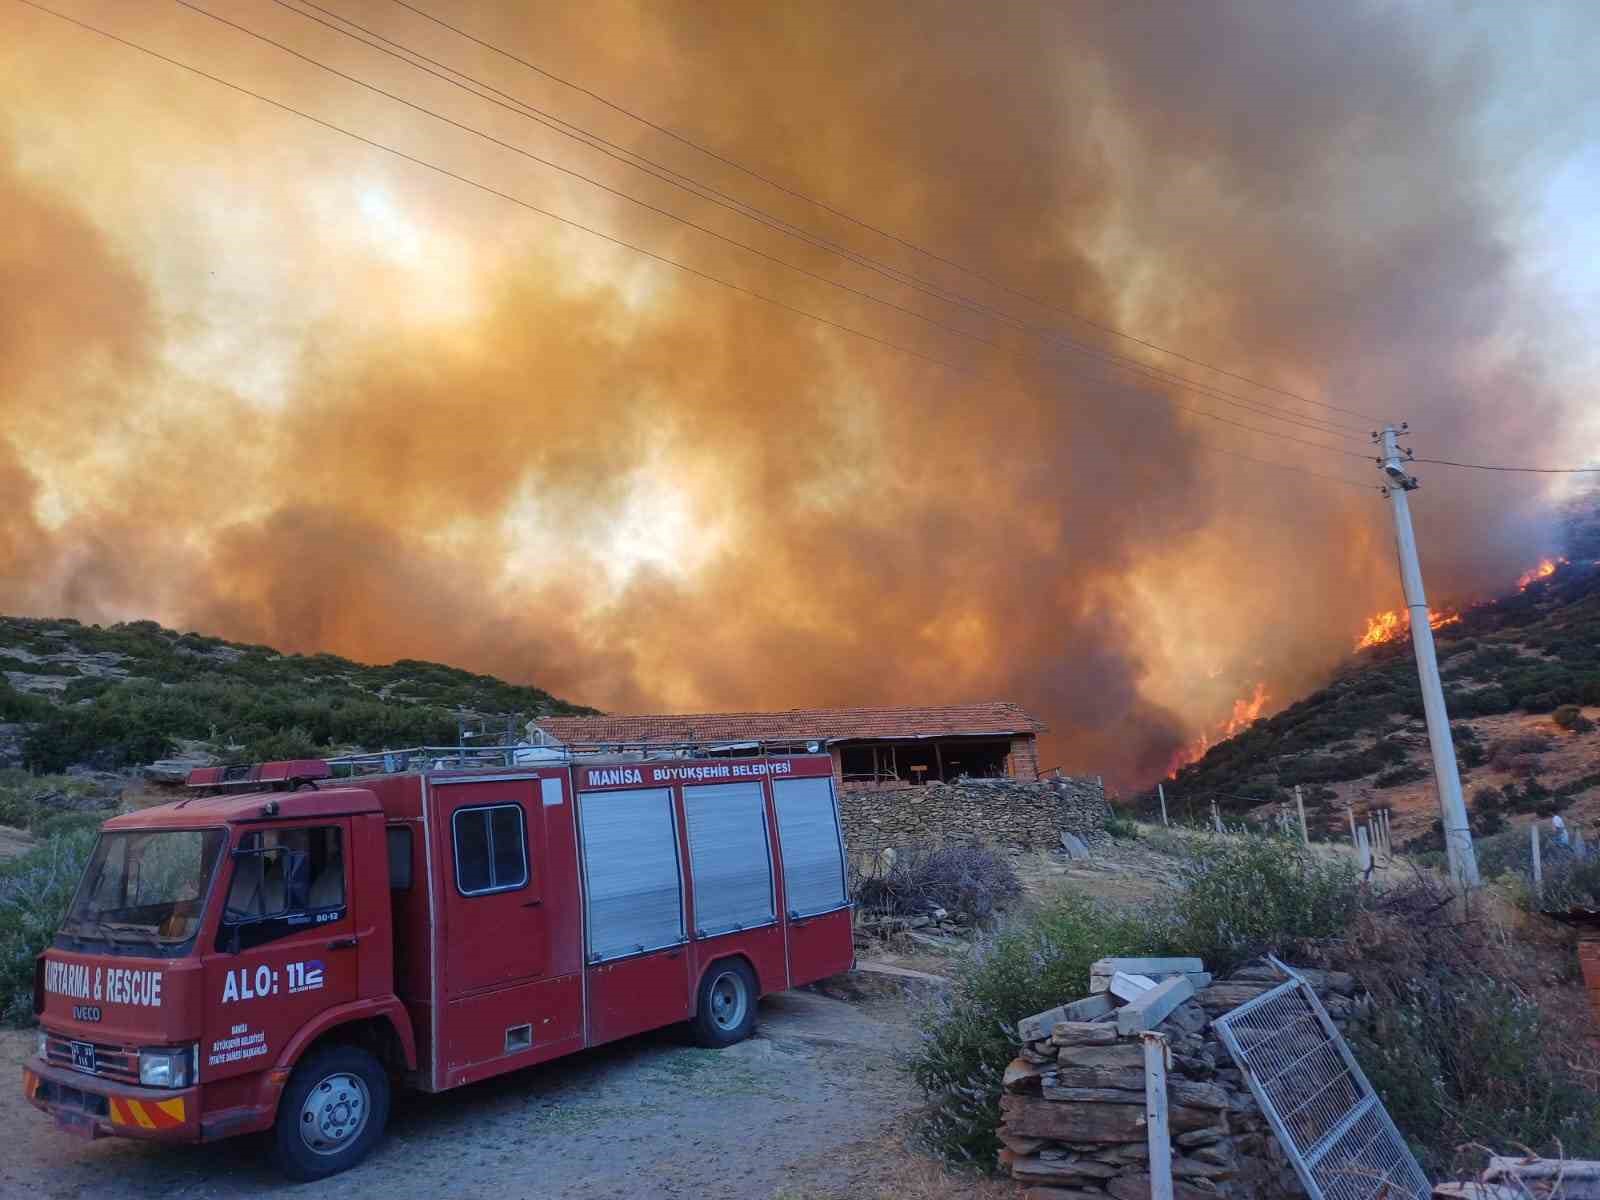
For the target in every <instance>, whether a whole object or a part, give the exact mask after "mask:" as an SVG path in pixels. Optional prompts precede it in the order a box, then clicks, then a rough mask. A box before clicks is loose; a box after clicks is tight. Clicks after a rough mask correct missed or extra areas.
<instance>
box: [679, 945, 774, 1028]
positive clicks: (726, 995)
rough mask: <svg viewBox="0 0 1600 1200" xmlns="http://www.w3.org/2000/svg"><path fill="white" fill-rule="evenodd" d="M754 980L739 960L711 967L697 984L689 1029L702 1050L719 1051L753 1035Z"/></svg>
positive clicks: (726, 960)
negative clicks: (698, 992) (698, 991)
mask: <svg viewBox="0 0 1600 1200" xmlns="http://www.w3.org/2000/svg"><path fill="white" fill-rule="evenodd" d="M759 995H760V993H758V992H757V991H756V976H755V972H754V971H752V970H751V969H750V967H749V965H748V964H746V963H745V961H744V960H743V959H742V958H725V959H723V960H722V961H721V962H716V963H712V964H711V966H710V967H709V968H707V970H706V973H705V975H704V976H703V977H702V978H701V980H700V995H699V996H698V997H697V998H696V1000H695V1007H694V1020H693V1021H691V1022H690V1023H689V1024H690V1028H692V1029H693V1030H694V1039H695V1041H697V1042H699V1043H700V1044H701V1045H702V1046H711V1047H713V1048H716V1049H720V1048H721V1047H723V1046H731V1045H733V1044H734V1043H735V1042H742V1041H744V1039H745V1038H747V1037H749V1036H750V1035H751V1034H752V1033H754V1032H755V1028H756V1001H757V999H758V998H759Z"/></svg>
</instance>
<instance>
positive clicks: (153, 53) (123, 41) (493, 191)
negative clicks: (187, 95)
mask: <svg viewBox="0 0 1600 1200" xmlns="http://www.w3.org/2000/svg"><path fill="white" fill-rule="evenodd" d="M17 2H18V3H20V4H24V5H26V6H28V7H29V8H33V9H36V10H37V11H39V12H42V13H45V14H46V15H48V16H52V17H55V18H56V19H58V20H60V21H63V22H65V23H67V24H69V25H73V26H76V27H78V28H80V29H83V30H85V31H86V32H89V33H94V34H97V35H99V36H101V37H104V38H106V39H107V40H109V41H112V42H115V43H117V44H119V45H122V46H126V47H127V48H129V49H131V50H137V51H138V52H139V53H141V54H145V55H147V56H149V57H151V58H154V59H156V60H158V61H160V62H164V63H166V64H168V65H169V66H174V67H177V68H179V69H180V70H184V71H187V72H189V73H191V74H193V75H196V76H199V77H200V78H202V79H206V80H208V81H210V82H212V83H215V84H218V85H220V86H222V87H225V88H228V89H229V90H231V91H234V92H238V93H240V94H241V95H245V96H249V97H250V98H252V99H254V100H258V101H260V102H262V103H263V104H267V105H270V106H271V107H273V108H276V109H278V110H280V111H282V112H286V113H289V114H290V115H292V116H297V117H300V118H302V119H304V120H306V121H309V122H311V123H312V124H314V125H317V126H319V127H321V128H323V129H327V130H329V131H331V132H333V133H338V134H341V135H343V136H345V137H348V138H350V139H351V140H353V141H356V142H360V143H361V144H363V145H366V146H369V147H371V148H373V149H376V150H381V151H383V152H384V153H386V154H390V155H393V156H394V157H396V158H399V159H402V160H404V161H406V162H409V163H412V164H414V165H416V166H420V167H424V168H426V169H427V170H430V171H433V172H435V173H436V174H439V175H442V176H445V177H446V178H449V179H453V180H455V181H457V182H459V183H464V184H466V185H468V186H469V187H473V188H476V189H478V190H479V191H482V192H484V193H486V194H488V195H491V196H496V197H498V198H499V199H502V200H506V201H509V202H510V203H512V204H515V205H517V206H519V207H521V208H524V209H527V210H528V211H530V212H534V213H537V214H539V215H540V216H544V217H549V218H551V219H552V220H556V221H559V222H561V223H562V224H565V225H569V226H571V227H573V228H575V229H578V230H580V231H582V232H584V233H588V234H590V235H592V236H594V237H598V238H600V239H601V240H603V241H606V242H610V243H612V244H614V245H618V246H622V247H625V248H627V249H630V250H633V251H635V252H637V253H640V254H643V255H644V256H646V257H647V258H651V259H654V260H656V261H658V262H662V263H665V264H667V265H668V266H672V267H676V268H678V269H679V270H681V271H684V272H685V273H687V274H690V275H693V276H695V277H697V278H700V279H704V280H707V281H709V282H711V283H717V284H721V285H722V286H723V287H726V288H729V289H730V290H732V291H735V292H738V293H740V294H742V295H746V296H749V297H751V298H752V299H756V300H760V301H762V302H764V303H767V304H771V305H774V306H776V307H778V308H782V309H785V310H786V311H789V312H793V313H795V314H797V315H799V316H803V317H807V318H809V319H810V320H813V321H816V322H818V323H819V324H822V325H825V326H828V327H829V328H832V329H837V330H839V331H841V332H844V333H850V334H854V335H856V336H857V337H861V338H864V339H866V340H868V341H871V342H874V343H877V344H879V345H882V346H885V347H887V348H889V349H893V350H898V351H900V352H901V353H904V354H908V355H910V356H912V357H915V358H919V359H922V360H924V361H926V362H930V363H933V364H934V365H936V366H941V367H944V368H946V369H948V370H952V371H955V372H957V373H961V374H967V373H969V372H967V371H966V370H965V369H964V368H962V367H960V366H957V365H956V364H953V363H949V362H946V361H944V360H942V359H939V358H935V357H933V356H931V355H927V354H923V353H922V352H920V351H917V350H912V349H910V348H908V347H905V346H901V345H898V344H897V343H895V342H892V341H889V340H887V339H885V338H881V337H879V336H877V335H876V334H871V333H867V332H865V331H863V330H860V329H856V328H854V327H852V326H849V325H845V324H843V323H841V322H837V321H833V320H831V319H829V318H827V317H824V316H821V315H819V314H816V313H812V312H809V311H807V310H806V309H803V308H800V307H798V306H795V305H791V304H788V303H786V302H785V301H782V300H777V299H775V298H773V297H770V296H766V295H763V294H762V293H760V292H757V291H755V290H753V289H751V288H747V287H744V286H742V285H740V284H736V283H731V282H729V281H727V280H725V279H721V278H719V277H717V276H715V275H712V274H710V273H709V272H706V271H702V270H700V269H698V268H696V267H692V266H689V265H688V264H686V263H682V262H679V261H677V260H675V259H672V258H668V257H667V256H665V255H662V254H657V253H656V252H655V251H652V250H647V249H645V248H644V247H642V246H638V245H635V244H634V243H632V242H628V241H625V240H624V239H622V238H618V237H616V236H614V235H612V234H608V233H605V232H604V231H602V230H598V229H595V228H593V227H591V226H588V225H585V224H583V223H581V222H579V221H575V220H573V219H572V218H570V217H564V216H562V215H561V214H559V213H555V212H551V211H550V210H548V209H544V208H540V207H539V206H538V205H535V204H532V203H530V202H529V201H526V200H523V199H522V198H521V197H518V196H514V195H512V194H511V193H509V192H505V191H501V190H500V189H498V188H495V187H492V186H490V185H489V184H486V183H482V182H480V181H478V180H476V179H472V178H470V177H469V176H466V175H462V174H459V173H457V172H455V171H452V170H450V169H449V168H446V167H442V166H439V165H437V164H435V163H432V162H429V161H428V160H426V159H423V158H420V157H418V156H416V155H413V154H409V153H407V152H406V151H403V150H400V149H397V148H396V147H393V146H389V145H387V144H385V143H383V142H379V141H377V140H375V139H372V138H369V137H366V136H364V135H363V134H359V133H355V132H353V131H352V130H349V129H346V128H344V127H343V126H340V125H337V124H335V123H333V122H331V121H327V120H324V119H323V118H321V117H317V116H314V115H312V114H310V113H308V112H305V111H303V110H301V109H298V108H295V107H293V106H292V105H289V104H286V103H284V102H283V101H280V100H275V99H273V98H272V97H270V96H267V95H264V94H262V93H260V92H256V91H253V90H252V89H250V88H247V87H245V86H243V85H242V84H238V83H234V82H232V81H231V80H228V79H224V78H222V77H221V76H219V75H214V74H212V73H210V72H208V71H205V70H203V69H201V68H199V67H196V66H193V65H191V64H189V63H186V62H183V61H182V60H180V59H177V58H173V57H172V56H170V55H167V54H163V53H161V52H160V51H158V50H154V49H152V48H150V47H148V46H144V45H141V44H140V43H138V42H135V41H132V40H130V39H128V38H125V37H122V36H120V35H119V34H115V33H112V32H110V31H109V30H105V29H102V28H100V27H98V26H96V25H92V24H90V23H88V22H86V21H82V20H79V19H78V18H76V17H72V16H69V15H67V14H65V13H61V12H58V11H56V10H55V9H52V8H49V7H47V6H45V5H43V4H41V3H39V2H38V0H17ZM1077 373H1078V374H1080V375H1084V377H1085V378H1088V379H1091V380H1094V381H1096V382H1101V383H1115V382H1117V381H1112V380H1107V379H1105V378H1104V377H1102V376H1097V375H1092V374H1087V375H1085V374H1084V373H1082V372H1077ZM1131 390H1132V392H1133V394H1134V395H1136V396H1139V397H1141V398H1144V399H1146V400H1148V401H1151V402H1152V403H1158V404H1164V405H1169V406H1170V407H1171V408H1174V409H1177V410H1178V411H1181V412H1188V413H1192V414H1194V415H1196V416H1200V417H1205V418H1207V419H1210V420H1213V421H1219V422H1221V423H1222V424H1225V425H1231V426H1234V427H1236V428H1239V429H1243V430H1246V431H1248V432H1250V433H1254V434H1257V435H1259V436H1263V437H1272V438H1277V439H1279V440H1281V441H1288V442H1294V443H1297V444H1299V445H1304V446H1309V447H1312V448H1315V449H1319V450H1330V451H1333V452H1334V453H1338V454H1347V455H1350V456H1351V457H1355V458H1366V457H1367V456H1366V455H1364V454H1359V453H1357V452H1355V451H1350V450H1343V449H1341V448H1339V447H1336V446H1327V445H1324V444H1323V443H1321V442H1312V441H1308V440H1306V439H1303V438H1296V437H1293V436H1290V435H1287V434H1281V433H1278V432H1277V431H1274V430H1269V429H1261V428H1259V427H1257V426H1254V425H1249V424H1246V423H1244V422H1241V421H1235V420H1232V419H1231V418H1228V417H1224V416H1222V415H1220V414H1217V413H1212V412H1207V411H1206V410H1204V409H1196V408H1189V407H1188V406H1185V405H1180V404H1177V403H1175V402H1172V401H1170V400H1164V399H1163V398H1158V397H1156V395H1155V394H1154V393H1151V392H1146V391H1143V390H1141V389H1138V388H1133V389H1131ZM1197 444H1202V445H1204V444H1203V443H1197ZM1206 448H1209V449H1220V448H1218V447H1211V446H1209V445H1207V446H1206ZM1274 465H1282V464H1274ZM1308 473H1309V472H1308ZM1329 478H1332V477H1329ZM1341 482H1348V481H1341ZM1356 486H1359V485H1356Z"/></svg>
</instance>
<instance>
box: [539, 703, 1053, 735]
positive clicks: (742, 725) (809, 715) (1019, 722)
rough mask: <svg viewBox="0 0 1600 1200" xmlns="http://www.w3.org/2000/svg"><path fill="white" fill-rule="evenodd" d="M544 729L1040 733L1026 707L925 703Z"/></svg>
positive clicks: (550, 724) (562, 720) (594, 720)
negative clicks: (914, 705) (924, 705)
mask: <svg viewBox="0 0 1600 1200" xmlns="http://www.w3.org/2000/svg"><path fill="white" fill-rule="evenodd" d="M538 725H539V728H541V729H543V730H544V731H545V732H546V733H549V734H551V735H552V736H554V737H556V738H557V739H559V740H560V741H563V742H566V743H568V744H576V743H586V742H594V743H601V744H612V743H641V742H721V741H744V740H748V741H764V742H780V741H807V740H811V739H817V740H820V741H828V742H836V741H854V740H858V739H860V740H867V739H871V740H876V739H884V738H925V737H970V736H974V735H976V736H986V735H999V734H1013V733H1039V732H1041V731H1043V730H1044V728H1045V726H1044V724H1043V723H1042V722H1040V721H1039V720H1038V719H1036V718H1035V717H1032V716H1030V715H1029V714H1028V713H1027V712H1025V711H1024V710H1023V709H1022V707H1021V706H1020V705H1016V704H1007V703H1003V702H998V701H997V702H993V703H989V704H941V705H930V706H927V707H921V708H793V709H790V710H788V711H787V712H765V713H687V714H683V715H681V716H672V715H662V716H638V717H609V716H600V717H545V718H543V719H541V720H540V721H539V722H538Z"/></svg>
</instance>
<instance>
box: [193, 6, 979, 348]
mask: <svg viewBox="0 0 1600 1200" xmlns="http://www.w3.org/2000/svg"><path fill="white" fill-rule="evenodd" d="M172 2H173V3H174V4H176V5H178V6H180V7H182V8H186V9H188V10H189V11H190V12H193V13H196V14H198V15H200V16H202V17H206V18H209V19H210V20H213V21H216V22H217V23H218V24H219V25H226V26H227V27H228V28H230V29H235V30H238V31H239V32H240V33H242V34H244V35H245V36H246V37H252V38H254V39H256V40H257V41H258V42H262V43H264V44H266V45H268V46H272V47H273V48H275V49H277V50H281V51H283V53H285V54H288V55H291V56H292V57H294V58H298V59H299V60H300V61H301V62H304V63H307V64H309V65H311V66H313V67H316V68H317V69H319V70H322V71H326V72H328V73H329V74H330V75H333V76H336V77H337V78H339V79H343V80H345V81H346V82H347V83H353V84H355V85H356V86H357V87H361V88H365V89H366V90H367V91H369V92H372V93H373V94H374V95H378V96H382V97H384V98H385V99H387V100H393V101H394V102H395V103H396V104H403V105H405V106H406V107H407V108H409V109H411V110H412V111H414V112H419V113H421V114H423V115H424V116H427V117H432V118H433V119H434V120H436V121H439V122H442V123H443V124H446V125H449V126H451V127H452V128H455V129H459V130H461V131H462V132H463V133H469V134H471V135H472V136H473V137H477V138H482V139H483V140H484V141H486V142H489V143H490V144H492V145H495V146H499V147H500V148H501V149H502V150H509V151H511V152H512V153H513V154H519V155H521V156H522V157H523V158H526V159H529V160H530V161H532V162H536V163H538V164H539V165H540V166H544V167H549V168H551V169H552V170H556V171H560V172H561V173H562V174H564V175H570V176H572V178H574V179H578V180H581V181H582V182H584V183H587V184H589V185H590V186H591V187H594V188H598V189H599V190H600V191H602V192H605V193H607V194H608V195H611V196H615V197H617V198H618V199H619V200H626V201H628V203H630V204H636V205H638V206H639V207H640V208H643V209H646V210H647V211H649V212H653V213H656V214H657V215H659V216H663V217H667V218H669V219H671V220H674V221H678V222H679V223H681V224H683V225H685V226H687V227H688V228H690V229H693V230H695V231H696V232H698V233H703V234H706V235H707V236H709V237H713V238H716V239H717V240H719V241H722V242H726V243H728V244H729V245H730V246H735V247H737V248H738V249H740V250H744V251H747V252H749V253H751V254H754V255H756V256H757V257H758V258H763V259H765V260H767V261H768V262H771V263H774V264H776V265H778V266H780V267H787V268H788V269H789V270H791V271H795V272H797V273H799V274H801V275H804V276H806V278H808V279H815V280H816V281H817V282H819V283H825V284H827V285H828V286H829V287H836V288H840V289H841V290H843V291H846V292H849V293H850V294H852V295H855V296H860V297H861V298H862V299H865V300H873V301H876V302H877V303H879V304H883V305H886V306H888V307H889V308H892V309H894V310H895V311H896V312H901V313H905V314H906V315H907V316H912V317H916V318H917V319H918V320H921V321H926V322H928V323H929V324H930V325H934V326H937V327H938V328H940V329H943V330H945V331H947V332H949V333H955V334H959V335H960V336H962V337H966V338H971V339H972V340H973V341H976V342H980V343H981V344H983V345H985V346H989V347H991V348H992V349H996V350H999V349H1002V347H1001V346H1000V344H999V343H998V342H995V341H991V340H990V339H988V338H986V337H983V336H982V335H981V334H976V333H971V332H969V331H967V330H965V329H961V328H958V327H957V326H954V325H947V324H945V323H944V322H942V321H938V320H935V319H934V318H932V317H930V316H927V315H926V314H924V313H920V312H918V311H917V310H916V309H914V308H907V307H905V306H904V305H901V304H896V303H895V302H894V301H892V300H885V299H883V298H882V297H879V296H874V295H873V294H872V293H871V292H867V291H863V290H862V289H860V288H856V287H852V286H850V285H849V284H847V283H840V282H838V281H837V280H834V279H829V278H828V277H827V276H826V275H822V274H819V273H818V272H816V271H809V270H807V269H806V268H804V267H797V266H795V265H794V264H793V263H791V262H787V261H785V260H784V259H782V258H779V257H778V256H777V255H775V254H768V253H767V252H766V251H765V250H761V249H758V248H757V247H755V246H752V245H750V244H748V243H747V242H741V241H739V240H738V239H737V238H733V237H729V236H728V235H727V234H724V233H719V232H718V231H717V230H715V229H711V228H709V227H707V226H705V225H700V224H697V223H696V222H694V221H691V220H689V219H688V218H687V217H681V216H679V215H678V214H677V213H675V212H673V211H671V210H670V209H666V208H661V207H660V206H658V205H655V204H651V203H650V202H649V201H647V200H640V199H638V198H637V197H635V196H630V195H629V194H628V193H627V192H624V191H622V190H621V189H619V188H614V187H611V186H610V185H609V184H605V183H601V182H600V181H599V180H598V179H593V178H591V177H590V176H588V175H585V174H583V173H582V172H580V171H575V170H573V169H572V168H571V167H566V166H563V165H562V164H560V163H558V162H555V161H554V160H552V159H548V158H544V157H542V156H541V155H538V154H535V153H534V152H533V151H531V150H527V149H525V148H523V147H521V146H518V145H516V144H515V143H513V142H508V141H505V140H503V139H501V138H497V137H495V136H494V135H493V134H490V133H485V132H484V131H483V130H481V129H478V128H476V127H475V126H472V125H469V124H467V123H466V122H464V121H457V120H455V119H454V118H453V117H447V116H445V115H444V114H443V113H439V112H435V111H434V110H433V109H431V108H428V107H427V106H426V105H422V104H418V103H416V102H415V101H412V100H407V99H406V98H405V97H404V96H400V95H397V94H395V93H394V92H391V91H387V90H386V89H384V88H381V87H379V86H378V85H377V84H374V83H368V82H367V81H366V80H364V79H361V78H359V77H358V76H355V75H351V74H349V73H348V72H346V71H341V70H339V68H337V67H330V66H329V65H328V64H327V63H325V62H321V61H319V60H317V59H315V58H312V57H311V56H310V55H309V54H305V53H302V52H301V51H299V50H296V49H295V48H294V47H293V46H287V45H285V44H284V43H282V42H280V41H277V40H275V39H274V38H271V37H268V36H267V35H266V34H264V33H260V32H258V31H257V30H254V29H251V28H249V27H248V26H246V25H242V24H240V23H239V22H237V21H234V20H231V19H229V18H228V17H224V16H222V15H221V14H220V13H214V12H211V11H210V10H209V9H206V8H203V7H201V6H200V5H198V4H196V3H194V2H193V0H172ZM301 15H302V16H304V15H305V14H303V13H302V14H301ZM313 19H314V18H313Z"/></svg>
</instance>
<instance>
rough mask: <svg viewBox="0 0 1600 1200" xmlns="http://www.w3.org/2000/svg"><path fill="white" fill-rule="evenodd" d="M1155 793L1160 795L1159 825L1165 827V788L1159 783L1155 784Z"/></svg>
mask: <svg viewBox="0 0 1600 1200" xmlns="http://www.w3.org/2000/svg"><path fill="white" fill-rule="evenodd" d="M1156 795H1158V796H1160V797H1161V827H1162V828H1163V829H1165V828H1166V827H1167V790H1166V788H1164V787H1162V786H1161V785H1160V784H1159V783H1158V784H1156Z"/></svg>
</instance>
